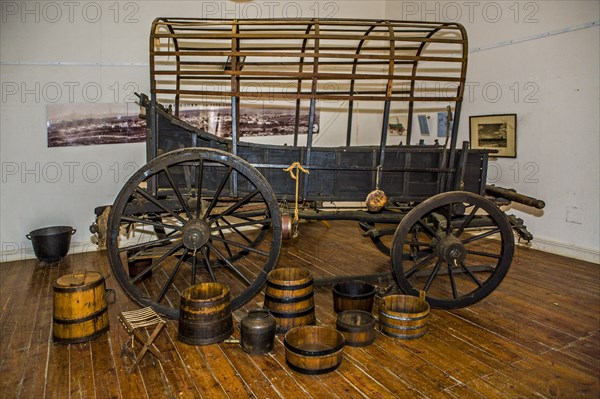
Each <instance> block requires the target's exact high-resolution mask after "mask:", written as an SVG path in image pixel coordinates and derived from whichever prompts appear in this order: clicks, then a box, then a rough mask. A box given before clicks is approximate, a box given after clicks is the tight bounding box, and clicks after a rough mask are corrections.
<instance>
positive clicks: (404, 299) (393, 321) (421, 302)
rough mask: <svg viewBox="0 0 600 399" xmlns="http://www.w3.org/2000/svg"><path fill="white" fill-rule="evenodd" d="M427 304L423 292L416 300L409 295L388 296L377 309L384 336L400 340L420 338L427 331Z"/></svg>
mask: <svg viewBox="0 0 600 399" xmlns="http://www.w3.org/2000/svg"><path fill="white" fill-rule="evenodd" d="M428 318H429V304H428V303H427V301H425V291H421V294H420V296H419V297H418V298H417V297H415V296H410V295H388V296H386V297H383V299H382V300H381V305H380V307H379V324H380V325H381V332H382V333H384V334H385V335H388V336H390V337H394V338H401V339H414V338H419V337H422V336H423V334H425V332H426V330H427V319H428Z"/></svg>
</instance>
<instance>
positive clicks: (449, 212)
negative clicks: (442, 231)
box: [446, 203, 454, 235]
mask: <svg viewBox="0 0 600 399" xmlns="http://www.w3.org/2000/svg"><path fill="white" fill-rule="evenodd" d="M453 205H454V204H453V203H449V204H448V206H447V208H448V209H447V210H446V235H450V233H451V232H452V209H453Z"/></svg>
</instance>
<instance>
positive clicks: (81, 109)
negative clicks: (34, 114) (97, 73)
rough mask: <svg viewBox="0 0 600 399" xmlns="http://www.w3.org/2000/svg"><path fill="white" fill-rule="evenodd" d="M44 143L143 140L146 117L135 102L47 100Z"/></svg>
mask: <svg viewBox="0 0 600 399" xmlns="http://www.w3.org/2000/svg"><path fill="white" fill-rule="evenodd" d="M46 117H47V122H46V126H47V133H48V147H71V146H80V145H96V144H120V143H140V142H144V141H146V120H145V119H143V118H140V106H139V105H137V104H136V103H93V104H89V103H79V104H48V105H47V106H46Z"/></svg>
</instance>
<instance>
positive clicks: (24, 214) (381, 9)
mask: <svg viewBox="0 0 600 399" xmlns="http://www.w3.org/2000/svg"><path fill="white" fill-rule="evenodd" d="M0 12H1V14H0V24H1V25H0V61H1V63H0V68H1V69H0V73H1V76H0V80H1V86H0V87H1V96H0V97H1V98H0V100H1V101H0V146H1V150H0V163H1V165H2V170H1V179H2V180H1V184H2V186H1V193H0V221H1V228H0V243H1V245H2V247H1V248H0V261H5V260H10V259H19V258H24V257H31V256H32V251H31V248H30V247H31V244H30V242H29V241H28V240H27V239H26V238H25V235H26V234H27V233H28V232H30V231H31V230H33V229H36V228H39V227H44V226H50V225H71V226H73V227H75V228H76V229H77V233H76V235H75V236H74V237H73V243H74V247H75V248H73V249H72V252H73V251H79V250H90V249H94V246H92V245H91V241H90V239H91V234H90V233H89V231H88V227H89V225H90V224H91V223H92V222H93V220H94V214H93V210H94V208H95V207H97V206H100V205H107V204H111V203H112V202H113V200H114V198H115V196H116V195H117V193H118V191H119V190H120V189H121V187H122V186H123V183H124V182H125V181H126V177H127V176H128V175H130V174H131V173H132V172H133V170H132V166H135V165H139V166H141V165H143V164H144V163H145V161H146V159H145V144H143V143H139V144H119V145H99V146H88V147H64V148H48V147H47V144H46V105H47V104H51V103H82V102H105V103H109V102H123V101H124V100H125V99H126V98H127V97H128V96H130V94H131V92H132V91H133V88H134V87H135V89H136V90H137V91H141V92H145V93H148V91H149V90H148V88H149V73H148V70H149V68H148V37H149V32H150V24H151V22H152V20H153V19H154V18H156V17H159V16H160V17H166V16H171V17H183V16H186V17H198V18H202V17H205V18H257V17H262V18H270V17H286V18H300V17H302V18H314V17H321V18H322V17H328V16H329V17H338V18H356V17H364V18H379V17H381V16H382V15H383V14H384V13H385V2H384V1H369V2H359V1H335V2H333V1H332V2H318V1H316V0H312V1H303V0H297V1H293V2H289V1H285V2H278V1H256V2H247V1H240V2H233V1H168V2H167V1H164V2H158V1H82V2H79V1H76V2H60V1H58V2H56V1H30V2H22V1H2V2H0Z"/></svg>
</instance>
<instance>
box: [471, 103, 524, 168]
mask: <svg viewBox="0 0 600 399" xmlns="http://www.w3.org/2000/svg"><path fill="white" fill-rule="evenodd" d="M469 132H470V137H471V148H474V149H476V148H485V149H490V150H497V151H498V152H497V153H495V154H490V155H491V156H493V157H503V158H515V157H516V156H517V114H504V115H478V116H471V117H470V118H469Z"/></svg>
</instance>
